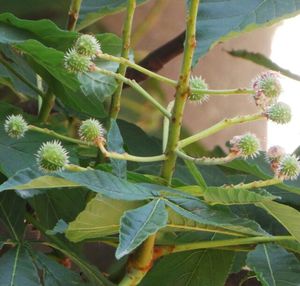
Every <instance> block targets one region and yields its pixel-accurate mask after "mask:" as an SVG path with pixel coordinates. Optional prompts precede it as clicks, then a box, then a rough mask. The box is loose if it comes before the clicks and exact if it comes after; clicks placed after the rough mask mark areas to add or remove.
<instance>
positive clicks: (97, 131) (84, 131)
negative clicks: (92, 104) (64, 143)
mask: <svg viewBox="0 0 300 286" xmlns="http://www.w3.org/2000/svg"><path fill="white" fill-rule="evenodd" d="M78 133H79V136H80V138H81V139H82V140H84V141H87V142H94V141H95V140H96V139H98V138H103V137H104V135H105V129H104V128H103V126H102V124H101V123H100V122H99V121H98V120H96V119H92V118H90V119H87V120H85V121H83V122H82V123H81V125H80V127H79V132H78Z"/></svg>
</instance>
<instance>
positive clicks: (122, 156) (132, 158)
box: [97, 140, 166, 162]
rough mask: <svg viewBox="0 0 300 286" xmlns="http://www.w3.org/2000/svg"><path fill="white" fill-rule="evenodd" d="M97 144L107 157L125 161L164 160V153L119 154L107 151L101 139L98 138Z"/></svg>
mask: <svg viewBox="0 0 300 286" xmlns="http://www.w3.org/2000/svg"><path fill="white" fill-rule="evenodd" d="M97 145H98V147H99V149H100V151H101V152H102V154H103V155H104V156H105V157H108V158H113V159H119V160H127V161H133V162H156V161H164V160H166V155H164V154H162V155H157V156H150V157H140V156H134V155H130V154H128V153H123V154H119V153H116V152H109V151H107V150H106V148H105V147H104V144H103V140H98V141H97Z"/></svg>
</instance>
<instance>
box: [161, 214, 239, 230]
mask: <svg viewBox="0 0 300 286" xmlns="http://www.w3.org/2000/svg"><path fill="white" fill-rule="evenodd" d="M163 231H165V232H208V233H222V234H229V235H237V236H240V235H241V234H240V233H238V232H236V231H234V230H228V229H225V228H222V227H216V226H212V225H208V224H200V223H198V222H196V221H195V220H192V219H188V218H186V217H184V216H182V215H179V214H178V213H177V212H175V211H173V210H172V209H168V222H167V225H166V227H165V228H164V229H163Z"/></svg>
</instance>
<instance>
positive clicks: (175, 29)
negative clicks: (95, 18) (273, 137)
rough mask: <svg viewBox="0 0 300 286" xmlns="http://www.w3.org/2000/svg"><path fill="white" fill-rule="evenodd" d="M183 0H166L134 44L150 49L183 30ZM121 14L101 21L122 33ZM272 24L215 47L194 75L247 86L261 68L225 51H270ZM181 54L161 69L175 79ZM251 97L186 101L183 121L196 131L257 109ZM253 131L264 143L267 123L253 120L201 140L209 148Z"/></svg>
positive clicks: (139, 15) (139, 16) (217, 84)
mask: <svg viewBox="0 0 300 286" xmlns="http://www.w3.org/2000/svg"><path fill="white" fill-rule="evenodd" d="M155 2H157V1H149V2H148V3H147V4H146V5H143V6H140V7H139V8H138V9H137V12H136V17H135V22H134V27H135V29H136V27H137V25H139V23H141V22H142V21H144V19H145V16H146V15H147V13H148V12H149V11H150V9H152V7H153V5H154V4H155ZM184 2H185V1H183V0H165V8H164V9H163V10H162V11H161V15H160V17H159V18H158V19H157V21H156V23H155V24H154V25H153V27H152V29H151V31H150V32H148V33H147V34H146V35H145V39H144V40H143V41H141V42H140V43H139V44H138V46H137V48H138V49H140V50H142V51H145V52H150V51H152V50H153V49H155V48H157V47H159V46H160V45H161V44H163V43H165V42H167V41H168V40H170V39H172V38H173V37H175V36H177V35H178V34H179V33H180V32H182V31H183V30H184V26H185V22H184V21H185V7H184ZM122 20H123V15H120V14H118V15H114V16H110V17H108V18H106V19H105V21H104V22H103V23H102V24H104V25H105V26H106V28H107V29H108V30H110V31H112V32H115V33H117V34H119V35H120V34H121V27H122ZM274 29H275V28H264V29H260V30H258V31H255V32H250V33H247V34H245V35H243V36H240V37H238V38H236V39H232V40H230V41H228V42H226V43H225V44H219V45H217V46H216V47H214V48H213V49H212V50H211V51H210V52H209V53H208V54H207V55H206V56H205V57H204V58H203V59H201V60H200V62H199V64H198V65H197V67H196V68H195V70H194V71H193V74H195V75H202V77H204V78H205V79H206V81H207V83H208V84H209V87H210V88H212V89H226V88H237V87H249V84H250V82H251V80H252V78H253V77H255V75H257V74H258V73H259V72H260V71H261V70H262V69H261V68H260V67H258V66H256V65H254V64H252V63H250V62H246V61H243V60H240V59H237V58H232V57H231V56H229V55H228V54H227V53H226V50H231V49H247V50H249V51H254V52H261V53H263V54H265V55H269V54H270V51H271V48H270V47H271V39H272V35H273V32H274ZM180 63H181V56H178V57H177V58H175V59H174V60H173V61H171V62H170V63H168V64H167V65H166V66H165V67H164V68H163V69H162V70H161V71H160V73H161V74H163V75H166V76H169V77H171V78H174V79H176V78H177V76H178V72H179V69H180ZM166 91H167V93H168V96H169V97H170V98H172V96H173V93H174V91H173V90H172V89H170V88H168V87H166ZM257 111H258V109H257V108H256V106H255V104H254V102H253V100H252V98H251V97H250V96H246V95H240V96H230V97H216V96H215V97H211V98H210V100H209V101H208V102H207V103H205V104H203V105H196V104H188V105H187V108H186V112H185V118H184V123H185V126H187V127H188V128H189V130H191V131H198V130H201V129H203V128H206V127H209V126H210V125H212V124H214V123H216V122H218V121H219V120H221V119H223V118H224V117H232V116H235V115H241V114H250V113H253V112H257ZM248 131H251V132H254V133H256V134H257V135H258V136H259V137H260V138H261V140H262V145H263V146H265V143H266V123H265V122H262V121H260V122H256V123H248V124H243V125H240V126H236V127H232V128H229V129H227V130H224V131H222V132H220V133H218V134H216V135H213V136H211V137H209V138H207V139H205V140H203V143H204V144H205V146H207V147H208V148H213V146H215V145H221V146H224V142H225V141H226V140H229V139H230V138H232V136H234V135H238V134H243V133H245V132H248Z"/></svg>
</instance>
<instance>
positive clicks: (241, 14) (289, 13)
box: [189, 0, 300, 63]
mask: <svg viewBox="0 0 300 286" xmlns="http://www.w3.org/2000/svg"><path fill="white" fill-rule="evenodd" d="M189 2H190V1H189ZM299 11H300V1H299V0H285V1H277V0H244V1H243V3H240V2H239V1H237V0H220V1H215V0H203V1H201V3H200V5H199V12H198V17H197V34H196V38H197V48H196V51H195V55H194V63H196V62H197V61H198V59H199V58H200V57H202V56H204V55H205V54H206V53H207V52H208V51H209V50H210V49H211V48H212V47H214V46H215V45H216V44H217V43H219V42H224V41H226V40H228V39H231V38H233V37H236V36H238V35H240V34H242V33H245V32H249V31H252V30H255V29H258V28H261V27H265V26H269V25H271V24H274V23H277V22H279V21H281V20H283V19H286V18H289V17H293V16H295V15H297V14H299Z"/></svg>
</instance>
